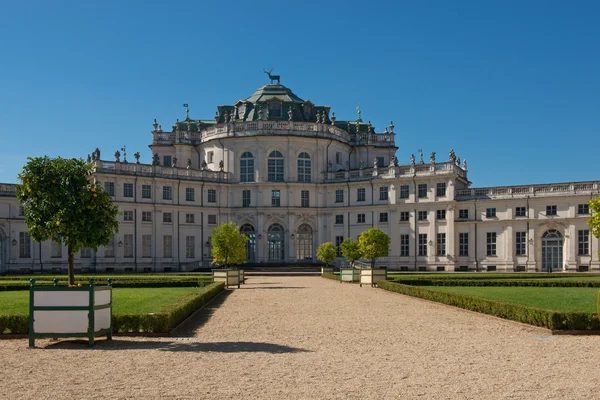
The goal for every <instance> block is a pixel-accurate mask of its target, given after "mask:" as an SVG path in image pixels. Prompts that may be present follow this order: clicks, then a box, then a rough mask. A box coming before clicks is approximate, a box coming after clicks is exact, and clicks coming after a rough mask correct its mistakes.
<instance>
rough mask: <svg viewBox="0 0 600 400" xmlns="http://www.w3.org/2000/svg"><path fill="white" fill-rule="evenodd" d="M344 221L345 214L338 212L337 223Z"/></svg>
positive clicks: (340, 223)
mask: <svg viewBox="0 0 600 400" xmlns="http://www.w3.org/2000/svg"><path fill="white" fill-rule="evenodd" d="M343 223H344V214H336V216H335V224H336V225H342V224H343Z"/></svg>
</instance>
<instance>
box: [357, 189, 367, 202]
mask: <svg viewBox="0 0 600 400" xmlns="http://www.w3.org/2000/svg"><path fill="white" fill-rule="evenodd" d="M365 199H366V190H365V188H359V189H357V191H356V201H365Z"/></svg>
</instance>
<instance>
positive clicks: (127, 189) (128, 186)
mask: <svg viewBox="0 0 600 400" xmlns="http://www.w3.org/2000/svg"><path fill="white" fill-rule="evenodd" d="M123 197H133V183H124V184H123Z"/></svg>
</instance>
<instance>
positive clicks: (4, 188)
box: [0, 183, 17, 197]
mask: <svg viewBox="0 0 600 400" xmlns="http://www.w3.org/2000/svg"><path fill="white" fill-rule="evenodd" d="M16 195H17V185H15V184H12V183H0V196H11V197H14V196H16Z"/></svg>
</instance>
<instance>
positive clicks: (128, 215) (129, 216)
mask: <svg viewBox="0 0 600 400" xmlns="http://www.w3.org/2000/svg"><path fill="white" fill-rule="evenodd" d="M123 221H133V211H123Z"/></svg>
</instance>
